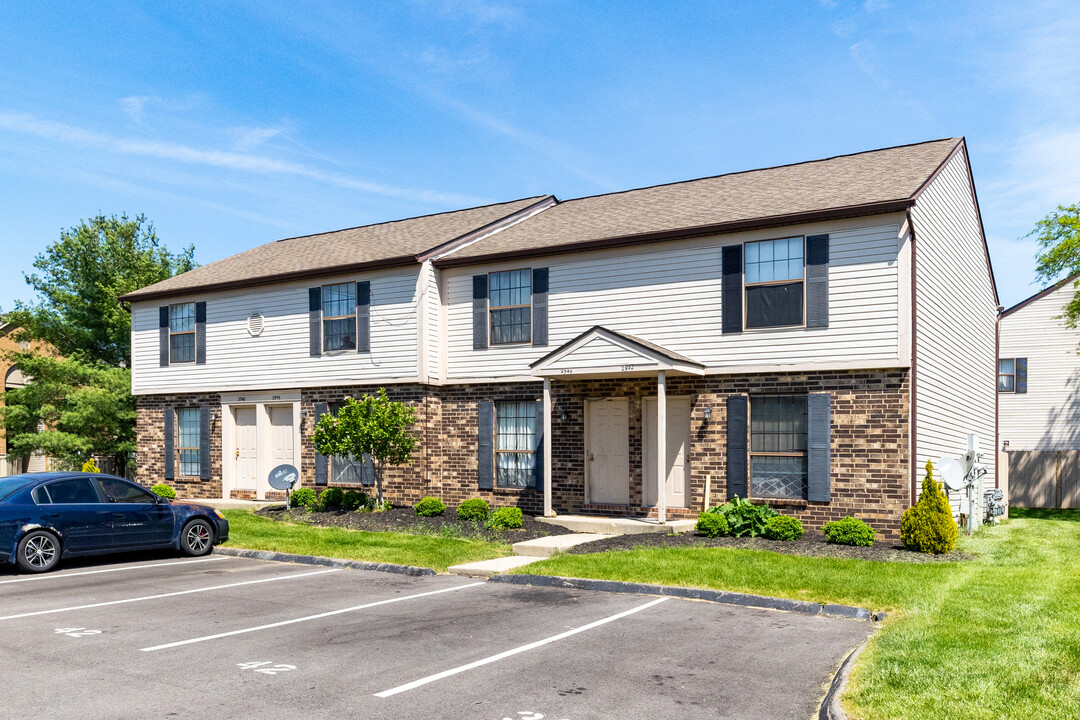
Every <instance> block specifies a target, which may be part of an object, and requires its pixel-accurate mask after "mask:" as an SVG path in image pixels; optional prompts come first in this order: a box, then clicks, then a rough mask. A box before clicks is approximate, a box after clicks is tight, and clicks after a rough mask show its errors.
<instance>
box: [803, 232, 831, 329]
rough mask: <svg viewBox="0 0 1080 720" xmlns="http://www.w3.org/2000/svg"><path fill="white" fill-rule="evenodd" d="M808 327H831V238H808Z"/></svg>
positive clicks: (826, 236)
mask: <svg viewBox="0 0 1080 720" xmlns="http://www.w3.org/2000/svg"><path fill="white" fill-rule="evenodd" d="M806 327H829V236H828V235H809V236H807V238H806Z"/></svg>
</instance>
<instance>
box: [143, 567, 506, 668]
mask: <svg viewBox="0 0 1080 720" xmlns="http://www.w3.org/2000/svg"><path fill="white" fill-rule="evenodd" d="M484 584H485V583H482V582H475V583H469V584H468V585H455V586H454V587H449V588H443V589H442V590H432V591H430V592H422V593H417V594H415V595H405V596H403V597H396V598H390V599H389V600H379V601H377V602H370V603H366V604H364V605H356V606H354V607H348V608H344V609H342V610H331V611H330V612H324V613H319V614H318V615H307V616H306V617H301V618H296V619H294V620H282V621H281V622H276V623H270V624H269V625H258V626H256V627H250V628H244V629H243V630H231V631H229V632H223V633H218V634H217V635H206V636H204V637H198V638H192V639H191V640H180V641H178V642H171V643H165V644H164V645H155V646H153V647H145V648H141V649H142V651H143V652H154V651H155V650H165V649H168V648H174V647H180V646H181V645H192V644H194V643H201V642H206V641H207V640H217V639H218V638H225V637H230V636H232V635H243V634H244V633H250V632H257V631H259V630H269V629H270V628H276V627H281V626H283V625H292V624H294V623H302V622H307V621H308V620H319V619H320V618H325V617H331V616H333V615H341V614H342V613H349V612H356V611H357V610H366V609H367V608H373V607H376V606H378V605H389V604H390V603H396V602H401V601H403V600H414V599H416V598H422V597H428V596H429V595H439V594H442V593H448V592H453V591H454V590H464V589H465V588H471V587H477V586H480V585H484Z"/></svg>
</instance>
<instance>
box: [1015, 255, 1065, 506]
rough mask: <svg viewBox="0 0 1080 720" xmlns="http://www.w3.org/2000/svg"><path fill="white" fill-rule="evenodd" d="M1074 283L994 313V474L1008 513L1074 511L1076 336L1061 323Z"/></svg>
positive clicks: (1050, 288)
mask: <svg viewBox="0 0 1080 720" xmlns="http://www.w3.org/2000/svg"><path fill="white" fill-rule="evenodd" d="M1078 281H1080V275H1073V276H1072V277H1068V278H1065V279H1064V280H1062V281H1061V282H1059V283H1056V284H1054V285H1052V286H1051V287H1048V288H1047V289H1045V290H1043V291H1042V292H1040V293H1037V294H1035V295H1033V296H1031V297H1030V298H1028V299H1027V300H1024V301H1023V302H1021V303H1019V304H1017V305H1014V306H1013V307H1011V308H1009V309H1008V310H1006V311H1005V312H1003V313H1002V314H1001V320H1000V324H999V330H998V335H999V340H998V358H999V359H998V449H999V451H1000V453H1001V455H1000V462H999V469H998V472H999V476H1000V478H1001V481H1002V484H1003V485H1005V486H1007V487H1008V491H1009V495H1008V497H1009V504H1010V505H1012V506H1014V507H1030V508H1080V354H1078V352H1080V331H1078V330H1077V329H1075V328H1069V327H1067V326H1066V325H1065V321H1064V320H1063V319H1062V318H1061V316H1062V314H1063V313H1064V311H1065V306H1066V305H1067V304H1068V303H1069V301H1070V300H1072V297H1073V293H1075V292H1076V287H1077V282H1078Z"/></svg>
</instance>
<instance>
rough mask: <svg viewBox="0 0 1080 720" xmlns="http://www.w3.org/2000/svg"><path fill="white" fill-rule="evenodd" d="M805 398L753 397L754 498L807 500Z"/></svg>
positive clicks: (751, 432)
mask: <svg viewBox="0 0 1080 720" xmlns="http://www.w3.org/2000/svg"><path fill="white" fill-rule="evenodd" d="M806 488H807V417H806V396H805V395H762V396H756V397H755V396H751V397H750V496H751V497H760V498H766V497H772V498H795V499H801V500H804V499H806Z"/></svg>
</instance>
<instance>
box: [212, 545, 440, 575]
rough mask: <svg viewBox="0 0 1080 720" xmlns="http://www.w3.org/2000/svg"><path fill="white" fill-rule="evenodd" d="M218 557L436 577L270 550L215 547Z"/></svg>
mask: <svg viewBox="0 0 1080 720" xmlns="http://www.w3.org/2000/svg"><path fill="white" fill-rule="evenodd" d="M214 552H215V553H216V554H218V555H229V556H231V557H241V558H248V559H249V560H270V561H273V562H288V563H300V564H301V565H325V566H327V567H339V568H349V569H351V570H374V571H375V572H388V573H397V574H398V575H435V574H436V573H435V571H434V570H432V569H431V568H422V567H413V566H412V565H394V564H393V563H377V562H368V561H366V560H340V559H338V558H329V557H320V556H318V555H293V554H292V553H280V552H272V551H270V550H247V549H245V548H234V547H215V548H214Z"/></svg>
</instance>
